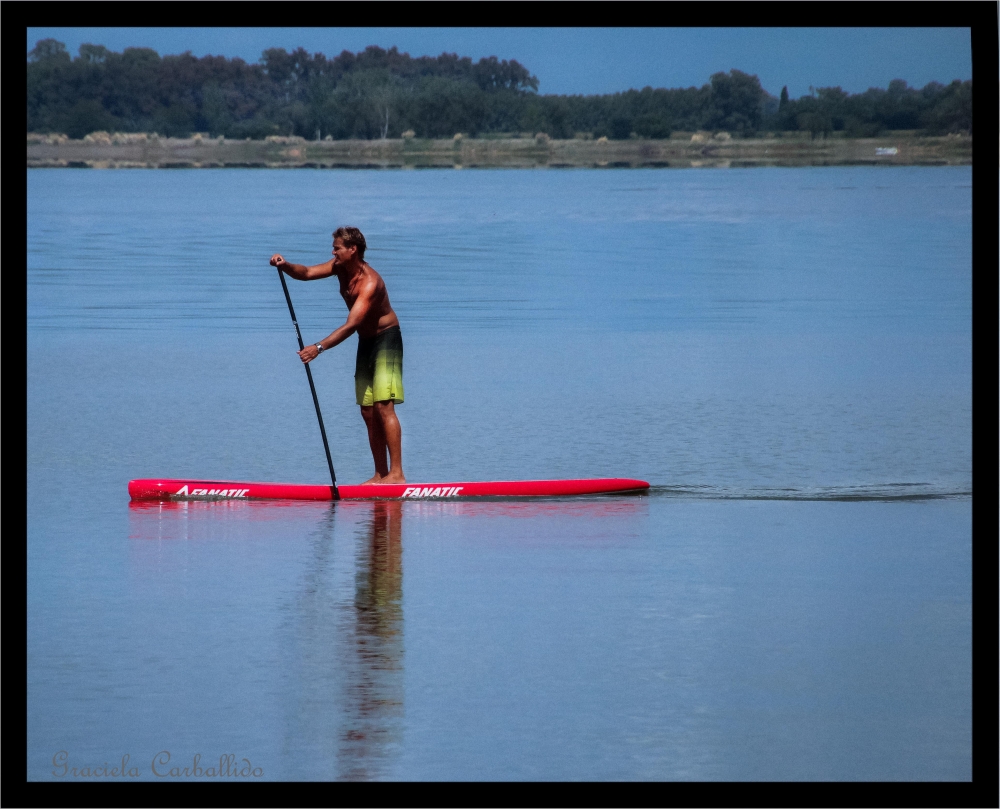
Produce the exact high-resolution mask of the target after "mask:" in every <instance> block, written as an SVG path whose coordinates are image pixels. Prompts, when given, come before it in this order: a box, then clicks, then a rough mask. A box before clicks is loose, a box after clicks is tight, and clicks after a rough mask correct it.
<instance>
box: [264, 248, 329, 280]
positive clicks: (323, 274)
mask: <svg viewBox="0 0 1000 809" xmlns="http://www.w3.org/2000/svg"><path fill="white" fill-rule="evenodd" d="M271 266H272V267H277V268H278V269H279V270H281V271H282V272H283V273H285V274H287V275H290V276H292V278H296V279H298V280H299V281H314V280H316V279H317V278H329V277H330V276H331V275H333V259H332V258H331V259H330V260H329V261H325V262H323V263H322V264H313V265H312V266H311V267H307V266H306V265H305V264H292V263H291V262H290V261H285V259H284V256H282V255H281V253H275V254H274V255H273V256H271Z"/></svg>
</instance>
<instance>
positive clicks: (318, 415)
mask: <svg viewBox="0 0 1000 809" xmlns="http://www.w3.org/2000/svg"><path fill="white" fill-rule="evenodd" d="M278 278H280V279H281V288H282V289H283V290H285V300H286V301H287V302H288V313H289V314H290V315H291V316H292V323H293V324H294V325H295V336H296V337H298V338H299V351H301V350H302V349H303V348H305V344H304V343H303V342H302V332H301V331H299V321H298V320H296V319H295V307H294V306H292V296H291V295H289V294H288V284H286V283H285V274H284V273H283V272H282V271H281V268H280V267H279V268H278ZM304 365H305V366H306V376H307V377H309V390H311V391H312V395H313V404H314V405H316V418H317V419H319V432H320V435H322V436H323V449H325V450H326V463H327V466H329V467H330V480H331V481H333V496H334V497H336V496H337V475H336V474H335V473H334V471H333V460H332V459H331V458H330V444H329V442H327V440H326V428H325V427H324V426H323V414H322V413H320V412H319V397H318V396H316V385H315V384H313V375H312V371H310V370H309V363H308V362H307V363H304Z"/></svg>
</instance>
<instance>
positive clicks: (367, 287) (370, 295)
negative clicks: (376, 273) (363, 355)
mask: <svg viewBox="0 0 1000 809" xmlns="http://www.w3.org/2000/svg"><path fill="white" fill-rule="evenodd" d="M377 288H378V282H376V281H375V279H374V278H371V279H369V280H368V281H365V283H364V284H363V285H362V287H361V289H360V290H359V292H358V299H357V300H356V301H355V302H354V306H352V307H351V311H350V312H348V313H347V320H346V321H345V322H344V325H343V326H341V327H340V328H338V329H335V330H334V331H333V332H332V333H331V334H330V335H328V336H327V337H324V338H323V339H322V340H320V342H319V345H322V346H323V350H324V351H326V350H327V349H328V348H333V347H334V346H335V345H340V344H341V343H342V342H344V340H346V339H347V338H348V337H350V336H351V335H352V334H354V332H356V331H357V330H358V326H360V325H361V323H362V322H363V321H364V319H365V318H366V317H367V316H368V313H369V312H370V311H371V308H372V302H373V300H374V299H375V290H376V289H377ZM318 356H319V350H318V349H317V348H316V344H313V345H310V346H306V347H305V348H303V349H302V350H301V351H300V352H299V357H300V358H301V359H302V361H303V362H310V361H312V360H314V359H316V357H318Z"/></svg>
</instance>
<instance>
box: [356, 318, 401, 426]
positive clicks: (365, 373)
mask: <svg viewBox="0 0 1000 809" xmlns="http://www.w3.org/2000/svg"><path fill="white" fill-rule="evenodd" d="M354 394H355V396H356V398H357V401H358V404H359V405H361V406H362V407H371V406H372V405H373V404H375V402H395V403H396V404H399V403H401V402H402V401H403V334H402V332H401V331H400V330H399V326H390V327H389V328H388V329H386V330H385V331H384V332H382V333H381V334H377V335H375V336H374V337H369V338H362V337H360V336H359V337H358V362H357V365H356V366H355V369H354Z"/></svg>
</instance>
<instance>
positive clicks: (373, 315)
mask: <svg viewBox="0 0 1000 809" xmlns="http://www.w3.org/2000/svg"><path fill="white" fill-rule="evenodd" d="M338 280H339V282H340V294H341V296H342V297H343V298H344V302H345V303H346V304H347V308H348V309H351V308H352V307H353V306H354V304H355V303H356V302H357V300H358V296H359V294H360V290H361V287H362V285H363V284H364V283H365V282H366V281H369V280H374V281H375V292H374V294H373V296H372V304H371V308H370V309H369V310H368V313H367V314H366V315H365V318H364V320H362V321H361V324H360V325H359V326H358V336H359V337H363V338H369V337H374V336H375V335H376V334H381V333H382V332H384V331H385V330H386V329H390V328H392V327H393V326H398V325H399V318H397V317H396V313H395V312H394V311H393V309H392V305H391V304H390V303H389V293H388V292H387V291H386V288H385V281H383V280H382V276H380V275H379V274H378V273H377V272H375V270H374V269H372V268H371V266H369V265H368V264H365V265H364V269H363V271H362V272H360V273H358V274H357V275H355V276H353V277H351V278H344V277H342V276H338Z"/></svg>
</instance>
